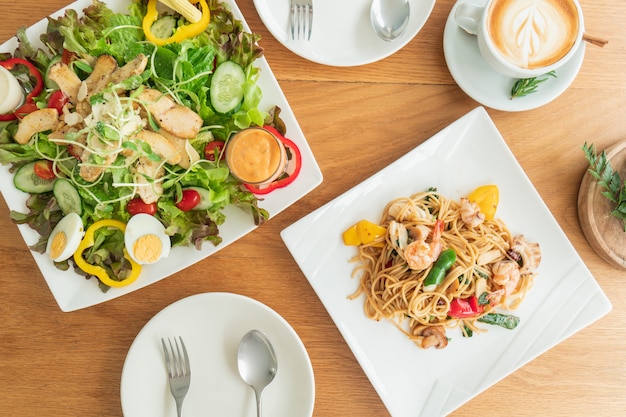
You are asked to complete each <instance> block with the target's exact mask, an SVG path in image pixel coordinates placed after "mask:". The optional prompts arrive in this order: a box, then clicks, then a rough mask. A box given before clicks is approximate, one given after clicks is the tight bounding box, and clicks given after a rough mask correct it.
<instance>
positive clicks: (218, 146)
mask: <svg viewBox="0 0 626 417" xmlns="http://www.w3.org/2000/svg"><path fill="white" fill-rule="evenodd" d="M223 150H224V142H222V141H221V140H214V141H211V142H209V143H207V144H206V146H205V147H204V159H206V160H207V161H217V158H219V160H220V161H221V160H222V159H224V152H222V151H223Z"/></svg>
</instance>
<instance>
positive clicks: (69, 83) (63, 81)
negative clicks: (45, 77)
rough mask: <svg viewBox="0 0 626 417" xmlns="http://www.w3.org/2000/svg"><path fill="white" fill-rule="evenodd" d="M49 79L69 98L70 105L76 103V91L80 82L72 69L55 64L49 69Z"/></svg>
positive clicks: (64, 65)
mask: <svg viewBox="0 0 626 417" xmlns="http://www.w3.org/2000/svg"><path fill="white" fill-rule="evenodd" d="M49 77H50V79H51V80H52V81H54V82H55V83H57V84H58V85H59V88H60V89H61V91H63V92H64V93H65V95H66V96H67V97H68V98H69V100H70V103H72V104H76V103H77V102H78V91H79V90H80V87H81V85H82V83H83V82H82V81H81V79H80V78H78V75H76V73H75V72H74V71H72V69H71V68H70V67H69V66H68V65H67V64H64V63H63V62H57V63H56V64H53V65H52V66H51V67H50V72H49Z"/></svg>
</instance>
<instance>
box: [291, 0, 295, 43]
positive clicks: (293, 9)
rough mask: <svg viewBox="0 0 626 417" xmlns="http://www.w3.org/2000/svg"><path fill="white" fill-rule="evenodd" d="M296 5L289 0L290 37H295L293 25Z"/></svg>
mask: <svg viewBox="0 0 626 417" xmlns="http://www.w3.org/2000/svg"><path fill="white" fill-rule="evenodd" d="M295 8H296V5H295V4H294V3H293V0H290V2H289V26H290V29H291V39H292V40H293V39H295V38H296V35H295V26H296V9H295Z"/></svg>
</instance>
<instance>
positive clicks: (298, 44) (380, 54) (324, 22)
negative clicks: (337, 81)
mask: <svg viewBox="0 0 626 417" xmlns="http://www.w3.org/2000/svg"><path fill="white" fill-rule="evenodd" d="M314 3H315V5H314V14H313V16H314V17H313V31H312V34H311V40H308V41H307V40H292V39H291V36H290V33H288V27H289V23H288V22H289V0H254V6H255V7H256V10H257V12H258V13H259V16H260V17H261V20H262V21H263V24H264V25H265V26H266V27H267V29H268V30H269V31H270V32H271V34H272V35H273V36H274V37H275V38H276V39H277V40H278V41H279V42H280V43H281V44H283V46H285V48H287V49H289V50H290V51H291V52H293V53H295V54H296V55H299V56H301V57H302V58H305V59H308V60H309V61H313V62H317V63H319V64H324V65H330V66H336V67H349V66H358V65H365V64H369V63H372V62H375V61H378V60H381V59H383V58H386V57H388V56H390V55H392V54H394V53H396V52H397V51H399V50H400V49H402V48H403V47H404V46H405V45H406V44H407V43H409V42H410V41H411V40H412V39H413V38H414V37H415V36H416V35H417V34H418V32H419V31H420V30H421V29H422V27H423V26H424V24H425V23H426V21H427V20H428V17H429V16H430V13H431V11H432V9H433V7H434V5H435V0H411V15H410V18H409V23H408V26H407V29H406V32H404V34H403V35H402V36H400V37H399V38H398V39H396V40H395V41H393V42H385V41H384V40H382V39H380V38H379V37H378V36H377V35H376V33H375V32H374V30H373V29H372V26H371V24H370V5H371V3H372V2H371V0H339V1H337V0H315V1H314Z"/></svg>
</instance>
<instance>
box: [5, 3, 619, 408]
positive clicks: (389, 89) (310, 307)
mask: <svg viewBox="0 0 626 417" xmlns="http://www.w3.org/2000/svg"><path fill="white" fill-rule="evenodd" d="M68 3H69V2H68V0H36V1H35V0H22V1H19V2H16V1H9V0H0V16H2V19H1V20H2V25H0V43H1V42H4V41H5V40H7V39H9V38H10V37H11V36H13V34H14V33H15V31H16V30H17V29H18V27H20V26H29V25H31V24H33V23H35V22H36V21H38V20H40V19H41V18H43V17H45V16H46V15H48V14H50V13H52V12H54V11H56V10H57V9H59V8H61V7H63V6H65V5H67V4H68ZM237 3H238V5H239V7H240V9H241V10H242V12H243V14H244V16H245V18H246V20H247V22H248V24H249V26H250V27H251V29H252V30H253V31H255V32H258V33H260V34H261V35H262V40H261V44H262V46H263V47H264V48H265V51H266V53H265V55H266V57H267V60H268V62H269V64H270V66H271V68H272V70H273V71H274V74H275V76H276V77H277V79H278V82H279V83H280V86H281V87H282V89H283V91H284V93H285V95H286V97H287V99H288V101H289V103H290V105H291V107H292V109H293V111H294V113H295V115H296V117H297V119H298V121H299V123H300V126H301V128H302V130H303V131H304V133H305V136H306V138H307V140H308V142H309V144H310V146H311V148H312V150H313V152H314V154H315V157H316V159H317V161H318V163H319V165H320V167H321V170H322V172H323V174H324V182H323V183H322V184H321V185H320V186H319V187H318V188H316V189H315V190H313V191H312V192H311V193H310V194H308V195H307V196H305V197H304V198H302V199H301V200H300V201H298V202H297V203H296V204H294V205H293V206H291V207H289V208H288V209H287V210H285V211H284V212H282V213H281V214H279V215H277V216H276V217H275V218H273V219H272V220H271V221H269V222H268V223H267V224H266V225H264V226H263V227H261V228H259V229H257V230H255V231H254V232H252V233H250V234H249V235H247V236H245V237H244V238H242V239H241V240H239V241H237V242H235V243H234V244H232V245H230V246H228V247H226V248H224V249H223V250H221V251H220V252H218V253H217V254H215V255H213V256H211V257H209V258H208V259H206V260H204V261H202V262H200V263H198V264H196V265H194V266H192V267H189V268H187V269H185V270H183V271H182V272H180V273H178V274H176V275H174V276H172V277H170V278H168V279H165V280H163V281H160V282H159V283H157V284H155V285H152V286H149V287H146V288H144V289H141V290H140V291H137V292H134V293H131V294H129V295H126V296H123V297H121V298H117V299H115V300H113V301H110V302H107V303H104V304H100V305H96V306H93V307H90V308H87V309H83V310H79V311H75V312H70V313H64V312H62V311H61V310H60V309H59V308H58V306H57V304H56V302H55V300H54V298H53V297H52V294H51V292H50V291H49V289H48V287H47V285H46V283H45V281H44V279H43V277H42V275H41V273H40V272H39V270H38V269H37V267H36V264H35V262H34V261H33V258H32V257H31V255H30V253H29V250H28V249H27V247H26V245H25V244H24V242H23V240H22V239H21V236H20V234H19V232H18V229H17V227H16V226H15V225H14V224H13V223H12V222H11V221H10V219H9V210H8V208H7V206H6V203H5V202H4V200H2V201H1V202H0V236H1V238H0V271H1V272H0V275H1V276H0V300H1V302H0V317H1V320H2V324H1V325H0V357H1V359H0V375H1V377H0V393H2V394H1V395H0V413H2V414H3V415H7V416H9V415H10V416H13V417H32V416H81V417H90V416H94V417H96V416H97V417H101V416H121V415H122V410H121V406H120V396H119V389H120V376H121V370H122V365H123V363H124V358H125V355H126V353H127V350H128V348H129V346H130V345H131V343H132V341H133V339H134V338H135V336H136V335H137V333H138V331H139V330H140V329H141V328H142V326H144V324H145V323H146V322H147V321H148V320H149V319H150V318H151V317H152V316H153V315H155V314H156V313H157V312H159V311H160V310H161V309H163V308H164V307H166V306H168V305H169V304H171V303H172V302H174V301H177V300H179V299H181V298H183V297H186V296H189V295H192V294H198V293H204V292H212V291H226V292H233V293H237V294H242V295H246V296H250V297H253V298H255V299H257V300H259V301H261V302H263V303H265V304H267V305H268V306H270V307H271V308H273V309H274V310H276V311H277V312H278V313H279V314H281V315H282V316H283V317H284V318H285V319H286V320H287V321H288V322H289V323H290V324H291V325H292V326H293V328H294V329H295V330H296V332H297V333H298V334H299V336H300V337H301V339H302V341H303V342H304V344H305V346H306V347H307V349H308V353H309V355H310V358H311V361H312V364H313V368H314V371H315V387H316V398H315V411H314V416H316V417H318V416H319V417H333V416H337V417H345V416H359V417H360V416H387V415H389V413H388V411H387V410H386V408H385V406H384V405H383V403H382V401H381V400H380V398H379V396H378V395H377V393H376V391H375V390H374V388H373V387H372V385H371V383H370V381H369V380H368V378H367V377H366V376H365V374H364V373H363V370H362V369H361V367H360V366H359V364H358V363H357V361H356V360H355V358H354V356H353V354H352V352H351V350H350V349H349V347H348V345H347V344H346V343H345V341H344V339H343V338H342V337H341V335H340V333H339V331H338V330H337V328H336V327H335V325H334V323H333V321H332V319H331V318H330V316H329V315H328V313H327V311H326V310H325V309H324V307H323V305H322V304H321V302H320V300H319V299H318V297H317V295H316V294H315V292H314V291H313V289H312V288H311V286H310V285H309V283H308V281H307V279H306V278H305V276H304V275H303V273H302V272H301V270H300V269H299V268H298V266H297V265H296V263H295V261H294V260H293V258H292V257H291V255H290V253H289V251H288V250H287V248H286V247H285V245H284V244H283V242H282V240H281V238H280V236H279V232H280V231H281V230H282V229H284V228H285V227H287V226H289V225H290V224H292V223H293V222H295V221H296V220H298V219H300V218H301V217H303V216H305V215H306V214H308V213H309V212H311V211H312V210H314V209H316V208H317V207H319V206H320V205H322V204H324V203H326V202H328V201H330V200H332V199H333V198H335V197H336V196H338V195H339V194H341V193H343V192H344V191H346V190H348V189H349V188H351V187H352V186H354V185H356V184H357V183H359V182H361V181H363V180H364V179H366V178H368V177H369V176H370V175H372V174H374V173H375V172H377V171H378V170H380V169H381V168H383V167H385V166H386V165H388V164H389V163H391V162H393V161H394V160H396V159H397V158H398V157H400V156H401V155H403V154H404V153H405V152H407V151H409V150H410V149H413V148H414V147H415V146H417V145H418V144H420V143H421V142H423V141H424V140H426V139H428V138H429V137H431V136H432V135H433V134H435V133H437V132H438V131H439V130H441V129H442V128H444V127H445V126H446V125H448V124H449V123H451V122H453V121H454V120H456V119H457V118H459V117H460V116H462V115H464V114H465V113H467V112H468V111H470V110H472V109H474V108H475V107H477V106H478V105H479V103H477V102H475V101H474V100H472V99H471V98H469V97H468V96H467V95H466V94H464V93H463V91H462V90H461V89H460V88H459V87H458V86H457V85H456V84H455V83H454V81H453V79H452V77H451V75H450V73H449V71H448V68H447V66H446V63H445V60H444V55H443V29H444V25H445V21H446V18H447V16H448V14H449V12H450V10H451V8H452V6H453V1H452V0H439V1H438V2H437V3H436V5H435V7H434V10H433V12H432V14H431V16H430V18H429V20H428V22H427V23H426V25H425V27H424V28H423V30H422V31H421V32H420V33H419V34H418V35H417V36H416V37H415V39H413V40H412V41H411V42H410V43H409V44H408V45H407V46H406V47H405V48H403V49H402V50H401V51H399V52H398V53H396V54H395V55H393V56H391V57H389V58H387V59H384V60H382V61H379V62H376V63H373V64H369V65H365V66H360V67H350V68H337V67H329V66H324V65H319V64H316V63H312V62H309V61H306V60H304V59H302V58H300V57H298V56H296V55H294V54H293V53H291V52H290V51H289V50H287V49H286V48H285V47H283V46H282V45H281V44H280V43H279V42H278V41H276V39H274V38H273V36H272V35H271V34H270V33H269V31H268V30H267V29H266V28H265V26H264V25H263V23H262V21H261V19H260V18H259V15H258V13H257V12H256V10H255V7H254V4H253V0H238V1H237ZM581 3H582V6H583V10H584V13H585V23H586V29H587V31H588V32H589V33H592V34H595V35H597V36H601V37H605V38H607V39H609V41H610V42H609V44H608V45H607V46H606V47H604V48H598V47H593V46H588V47H587V52H586V55H585V60H584V63H583V65H582V68H581V70H580V73H579V74H578V76H577V78H576V79H575V81H574V82H573V84H572V86H571V87H570V88H569V89H568V90H567V91H566V92H565V93H563V94H562V95H561V96H560V97H559V98H558V99H556V100H555V101H553V102H551V103H549V104H547V105H545V106H543V107H541V108H539V109H535V110H531V111H526V112H520V113H510V112H502V111H495V110H492V109H487V110H488V113H489V115H490V116H491V118H492V119H493V121H494V122H495V124H496V126H497V127H498V129H499V131H500V132H501V134H502V136H503V137H504V138H505V140H506V142H507V144H508V145H509V146H510V148H511V149H512V151H513V153H514V154H515V156H516V157H517V159H518V160H519V162H520V164H521V165H522V167H523V168H524V170H525V171H526V173H527V174H528V176H529V177H530V179H531V181H532V183H533V184H534V186H535V187H536V188H537V190H538V192H539V194H540V195H541V197H542V198H543V199H544V200H545V202H546V204H547V205H548V207H549V209H550V210H551V211H552V213H553V214H554V216H555V217H556V219H557V221H558V222H559V224H560V226H561V227H562V228H563V230H564V231H565V233H566V235H567V237H568V238H569V239H570V240H571V242H572V244H573V245H574V247H575V248H576V250H577V251H578V252H579V253H580V255H581V257H582V259H583V260H584V262H585V263H586V265H587V266H588V267H589V269H590V270H591V272H592V273H593V275H594V276H595V278H596V279H597V281H598V282H599V284H600V286H601V287H602V289H603V290H604V291H605V293H606V294H607V295H608V297H609V298H610V300H611V302H612V304H613V310H612V311H611V312H610V313H609V314H608V315H607V316H605V318H603V319H602V320H600V321H598V322H596V323H594V324H593V325H591V326H589V327H587V328H585V329H583V330H582V331H580V332H578V333H577V334H575V335H574V336H573V337H571V338H569V339H567V340H566V341H564V342H563V343H561V344H559V345H558V346H556V347H554V348H553V349H551V350H550V351H548V352H546V353H545V354H543V355H541V356H540V357H539V358H537V359H536V360H534V361H532V362H531V363H529V364H527V365H525V366H523V367H522V368H521V369H519V370H518V371H517V372H515V373H513V374H512V375H510V376H508V377H506V378H504V379H503V380H502V381H500V382H499V383H497V384H496V385H494V386H493V387H491V388H489V389H488V390H486V391H485V392H483V393H481V394H480V395H478V396H477V397H476V398H474V399H472V400H471V401H469V402H468V403H466V404H465V405H463V406H462V407H460V408H459V409H458V410H456V411H455V412H454V413H453V414H452V415H454V416H468V415H470V416H482V417H487V416H502V415H515V416H568V417H574V416H589V415H597V416H616V415H624V413H626V394H625V391H624V387H625V386H626V361H625V359H624V354H625V353H626V312H625V310H624V308H623V306H622V304H621V303H622V301H625V302H626V285H624V282H626V281H625V279H626V272H625V271H623V270H619V269H615V268H613V267H611V266H609V265H608V264H607V263H605V262H604V261H603V260H602V259H601V258H600V257H599V256H598V255H597V254H596V253H595V252H594V251H593V250H592V249H591V247H590V245H589V244H588V243H587V241H586V239H585V237H584V235H583V233H582V231H581V227H580V224H579V221H578V216H577V209H576V204H577V195H578V189H579V185H580V181H581V179H582V176H583V174H584V173H585V170H586V168H587V163H586V161H585V159H584V155H583V153H582V151H581V146H582V144H583V143H584V142H591V143H594V144H595V145H596V146H597V148H598V149H604V148H606V147H609V146H611V145H613V144H615V143H617V142H620V141H623V140H624V139H626V113H625V109H626V77H625V76H624V70H625V69H626V25H624V23H623V17H624V16H626V2H623V1H609V0H595V1H591V0H582V1H581ZM233 266H235V267H233ZM208 271H213V272H212V273H208ZM294 295H297V296H294ZM416 377H418V376H416ZM147 417H150V416H147Z"/></svg>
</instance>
